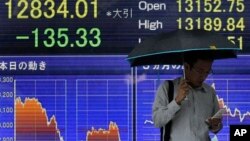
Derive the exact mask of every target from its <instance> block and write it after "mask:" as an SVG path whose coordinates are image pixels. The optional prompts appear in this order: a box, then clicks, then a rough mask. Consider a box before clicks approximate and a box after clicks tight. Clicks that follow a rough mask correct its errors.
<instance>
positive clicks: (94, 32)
mask: <svg viewBox="0 0 250 141" xmlns="http://www.w3.org/2000/svg"><path fill="white" fill-rule="evenodd" d="M73 32H74V31H73ZM32 34H33V37H34V47H36V48H37V47H39V45H40V42H42V45H43V46H44V47H47V48H52V47H56V46H57V47H60V48H65V47H75V46H76V47H80V48H83V47H86V46H90V47H99V46H100V45H101V31H100V29H99V28H95V27H94V28H91V29H86V28H78V29H76V31H75V33H74V35H76V37H74V38H71V39H70V38H69V36H70V35H69V34H70V31H69V29H68V28H56V29H54V28H46V29H44V30H39V29H38V28H35V29H34V30H33V31H32ZM70 37H71V36H70Z"/></svg>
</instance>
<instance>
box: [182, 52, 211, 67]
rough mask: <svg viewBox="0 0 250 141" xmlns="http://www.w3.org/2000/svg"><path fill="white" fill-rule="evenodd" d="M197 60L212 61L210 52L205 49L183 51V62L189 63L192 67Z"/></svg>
mask: <svg viewBox="0 0 250 141" xmlns="http://www.w3.org/2000/svg"><path fill="white" fill-rule="evenodd" d="M198 60H208V61H211V62H212V61H213V60H214V58H213V55H212V53H211V52H206V51H204V52H200V51H192V52H186V53H184V62H185V63H187V64H189V65H190V66H191V67H193V66H194V64H195V63H196V62H197V61H198Z"/></svg>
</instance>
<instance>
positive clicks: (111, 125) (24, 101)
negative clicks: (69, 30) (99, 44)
mask: <svg viewBox="0 0 250 141" xmlns="http://www.w3.org/2000/svg"><path fill="white" fill-rule="evenodd" d="M0 64H1V65H0V66H1V67H0V71H1V74H2V75H1V77H0V78H1V79H0V80H1V81H0V86H1V87H0V140H1V141H12V140H15V141H24V140H34V141H39V140H53V141H54V140H58V141H72V140H77V141H93V140H95V141H96V140H105V141H108V140H112V141H131V140H138V141H149V140H150V141H151V140H159V138H160V137H159V135H160V130H159V128H156V127H154V125H153V121H152V104H153V100H154V97H155V92H156V89H157V87H158V86H159V84H160V83H161V82H162V81H164V80H169V79H174V78H175V77H178V76H182V71H183V70H182V66H179V65H163V66H158V65H153V66H143V67H138V68H134V69H132V68H130V67H129V64H128V62H127V60H126V56H77V57H76V56H43V57H41V56H26V57H20V56H17V57H15V56H5V57H1V60H0ZM213 72H214V73H213V74H212V75H211V76H209V77H208V79H207V81H206V82H207V83H208V84H210V85H211V86H213V87H214V88H215V90H216V92H217V96H218V100H219V102H220V106H221V107H224V108H226V110H227V112H226V113H225V114H224V115H223V125H224V127H223V129H222V131H220V132H219V133H218V134H217V135H215V134H213V133H211V134H210V135H211V138H212V139H213V141H229V126H230V125H233V124H250V114H249V112H250V111H249V109H250V104H249V101H250V96H249V85H250V79H249V78H250V56H249V55H240V56H238V58H237V59H227V60H218V61H216V62H215V63H214V65H213ZM133 80H135V81H133ZM134 82H136V83H134Z"/></svg>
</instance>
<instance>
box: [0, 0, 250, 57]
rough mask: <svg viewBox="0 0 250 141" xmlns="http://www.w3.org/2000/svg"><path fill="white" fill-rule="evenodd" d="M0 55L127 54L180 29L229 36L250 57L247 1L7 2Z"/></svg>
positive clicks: (1, 21) (249, 7)
mask: <svg viewBox="0 0 250 141" xmlns="http://www.w3.org/2000/svg"><path fill="white" fill-rule="evenodd" d="M0 7H1V12H0V49H1V52H0V54H2V55H11V54H21V55H24V54H29V55H33V54H37V55H44V54H51V55H55V54H68V55H72V54H123V55H125V54H127V53H128V52H130V51H131V50H132V48H133V47H134V46H135V45H136V44H137V43H138V42H139V41H141V40H143V39H144V38H145V37H148V36H151V35H154V34H156V33H160V32H169V31H172V30H176V29H184V30H194V29H204V30H207V31H214V32H218V33H219V34H223V35H225V36H226V37H227V38H228V40H230V41H231V42H233V43H235V44H237V46H238V47H239V48H240V49H242V50H243V52H250V47H249V46H250V43H249V40H250V37H249V35H250V34H249V32H250V31H249V27H248V26H249V22H250V17H249V13H250V1H247V0H129V1H128V0H2V1H1V2H0Z"/></svg>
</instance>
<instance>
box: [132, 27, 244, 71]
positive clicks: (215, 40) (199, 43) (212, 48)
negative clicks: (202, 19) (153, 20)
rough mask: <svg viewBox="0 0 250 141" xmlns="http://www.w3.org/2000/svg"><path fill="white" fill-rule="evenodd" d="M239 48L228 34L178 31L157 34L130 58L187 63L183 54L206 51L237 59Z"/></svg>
mask: <svg viewBox="0 0 250 141" xmlns="http://www.w3.org/2000/svg"><path fill="white" fill-rule="evenodd" d="M237 50H240V48H239V47H237V46H236V45H234V44H233V43H231V42H230V41H229V40H228V39H227V38H226V37H225V36H223V35H221V34H218V33H215V32H211V31H210V32H208V31H204V30H192V31H186V30H176V31H172V32H168V33H161V34H157V35H156V36H153V37H150V38H147V39H145V40H144V41H142V42H141V43H140V44H138V45H137V46H136V47H135V48H134V49H133V50H132V51H131V53H129V55H128V57H127V59H128V60H129V62H130V64H131V66H140V65H152V64H183V55H184V54H187V53H192V54H203V53H204V54H206V55H209V56H211V58H213V59H224V58H235V57H236V51H237Z"/></svg>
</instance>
